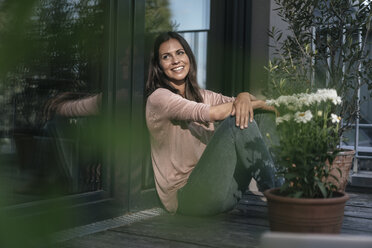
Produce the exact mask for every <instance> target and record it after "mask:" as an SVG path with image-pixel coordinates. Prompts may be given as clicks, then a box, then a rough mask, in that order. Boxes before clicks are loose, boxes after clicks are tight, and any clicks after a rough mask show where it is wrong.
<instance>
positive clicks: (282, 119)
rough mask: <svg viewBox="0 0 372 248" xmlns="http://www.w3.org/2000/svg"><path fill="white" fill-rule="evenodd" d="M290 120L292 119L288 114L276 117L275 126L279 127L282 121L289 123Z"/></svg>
mask: <svg viewBox="0 0 372 248" xmlns="http://www.w3.org/2000/svg"><path fill="white" fill-rule="evenodd" d="M291 119H292V115H290V114H285V115H283V116H280V117H276V125H279V124H280V123H282V122H284V121H289V120H291Z"/></svg>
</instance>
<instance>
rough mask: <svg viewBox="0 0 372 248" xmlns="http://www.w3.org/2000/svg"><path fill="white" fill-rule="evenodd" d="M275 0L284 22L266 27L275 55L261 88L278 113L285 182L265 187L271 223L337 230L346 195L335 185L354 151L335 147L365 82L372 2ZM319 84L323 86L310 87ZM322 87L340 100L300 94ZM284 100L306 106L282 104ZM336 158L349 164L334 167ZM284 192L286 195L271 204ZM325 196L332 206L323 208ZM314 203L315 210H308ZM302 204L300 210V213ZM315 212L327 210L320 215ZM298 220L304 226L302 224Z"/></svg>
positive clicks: (369, 72)
mask: <svg viewBox="0 0 372 248" xmlns="http://www.w3.org/2000/svg"><path fill="white" fill-rule="evenodd" d="M274 2H275V5H276V7H275V11H276V12H277V14H278V15H279V17H281V19H282V20H283V21H284V23H285V24H286V29H277V28H276V27H273V28H272V29H271V30H270V31H269V37H270V38H271V46H272V47H273V50H272V51H273V54H274V56H273V58H272V59H271V61H270V62H269V65H268V66H267V67H266V69H267V71H268V76H269V82H268V87H267V89H266V90H265V95H266V97H267V98H269V99H274V100H272V101H269V102H268V103H269V104H270V103H271V104H274V106H276V107H277V108H278V109H279V113H280V116H279V118H277V123H278V133H279V137H280V147H277V149H276V155H277V157H278V160H279V164H280V168H279V173H280V174H281V175H282V176H284V178H285V183H284V184H283V186H282V187H281V188H280V189H272V190H269V191H266V192H265V195H266V197H267V199H268V206H269V219H270V225H271V228H272V230H280V231H302V232H339V230H340V227H341V223H342V216H343V211H344V210H343V209H344V204H345V201H346V200H347V198H348V197H347V195H345V194H344V193H343V192H342V191H343V189H344V188H345V185H346V179H347V178H348V175H349V169H350V167H351V160H352V158H353V155H354V152H353V151H350V152H349V154H346V155H345V154H342V153H340V152H339V149H338V148H340V147H339V146H338V145H339V144H341V143H342V142H340V141H342V140H343V137H344V136H345V135H344V134H345V131H346V130H348V129H350V127H351V126H352V124H353V123H354V122H355V120H357V119H359V118H360V101H362V100H363V98H361V97H360V89H361V87H364V88H365V89H368V90H370V89H372V60H371V58H370V57H371V56H370V54H369V53H370V51H369V50H368V40H369V39H370V28H371V25H370V24H371V16H372V14H371V13H372V11H371V5H370V3H369V2H368V1H364V0H357V1H348V0H342V1H339V0H304V1H295V0H275V1H274ZM299 10H301V11H299ZM322 88H328V90H324V91H317V89H322ZM329 89H332V92H333V93H332V96H333V100H334V99H335V98H334V97H337V99H339V98H340V99H342V101H341V102H339V101H338V100H337V101H336V103H337V104H336V105H335V104H334V102H333V100H330V99H329V98H327V99H328V100H324V99H323V100H321V101H318V102H317V101H315V102H312V103H311V104H310V103H309V102H307V100H305V99H308V100H309V99H313V100H314V99H317V98H319V97H320V95H322V94H323V93H325V92H331V91H330V90H329ZM335 93H336V94H335ZM319 94H320V95H319ZM362 95H363V94H362ZM281 96H282V97H281ZM285 96H286V97H285ZM329 96H330V95H329ZM366 96H367V97H370V93H368V95H366ZM284 99H287V101H289V102H290V101H295V102H296V101H297V102H298V101H300V102H301V101H305V102H307V105H306V104H302V105H300V106H298V105H297V104H298V103H296V104H293V103H292V104H288V102H285V101H284ZM288 99H291V100H288ZM310 102H311V101H310ZM296 113H297V115H296ZM310 113H311V114H310ZM332 121H333V122H332ZM340 155H342V156H340ZM346 160H348V161H346ZM340 161H346V162H348V163H347V164H348V165H347V166H344V165H341V166H340V167H339V169H334V167H336V166H338V164H339V163H340ZM338 191H341V192H338ZM283 199H284V200H288V201H287V202H286V203H285V204H284V205H281V206H279V209H276V210H274V205H278V203H279V202H281V201H282V200H283ZM308 203H309V204H313V205H310V206H307V204H308ZM328 203H332V205H331V206H327V207H325V206H326V205H325V204H328ZM336 203H337V204H339V203H340V206H337V207H335V206H336V205H337V204H336ZM305 206H306V207H305ZM315 206H319V207H320V206H321V207H320V208H321V209H322V210H321V211H320V212H314V210H315V208H316V207H315ZM300 207H301V208H300ZM287 210H288V211H287ZM286 211H287V212H286ZM306 211H307V214H308V216H307V217H304V216H302V215H301V217H300V216H299V214H302V213H304V212H306ZM320 213H326V216H323V217H319V214H320ZM287 220H290V221H289V223H286V224H285V225H281V224H283V223H284V221H287ZM300 220H305V222H307V224H310V226H307V227H304V225H305V224H306V223H305V224H304V225H303V224H299V221H300ZM324 221H325V222H328V224H325V223H324ZM301 225H302V226H301ZM283 227H284V229H282V228H283Z"/></svg>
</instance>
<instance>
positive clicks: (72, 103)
mask: <svg viewBox="0 0 372 248" xmlns="http://www.w3.org/2000/svg"><path fill="white" fill-rule="evenodd" d="M101 102H102V94H97V95H93V96H89V97H86V98H82V99H77V100H69V101H66V102H64V103H62V104H61V105H60V106H59V107H58V108H57V114H58V115H61V116H67V117H80V116H92V115H98V114H99V110H100V105H101Z"/></svg>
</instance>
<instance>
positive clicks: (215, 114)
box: [209, 102, 233, 121]
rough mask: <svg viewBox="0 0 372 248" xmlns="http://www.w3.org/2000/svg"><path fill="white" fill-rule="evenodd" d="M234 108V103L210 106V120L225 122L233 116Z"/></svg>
mask: <svg viewBox="0 0 372 248" xmlns="http://www.w3.org/2000/svg"><path fill="white" fill-rule="evenodd" d="M232 108H233V103H232V102H228V103H224V104H219V105H214V106H210V108H209V118H210V120H211V121H220V120H224V119H226V117H228V116H229V115H230V114H231V112H232Z"/></svg>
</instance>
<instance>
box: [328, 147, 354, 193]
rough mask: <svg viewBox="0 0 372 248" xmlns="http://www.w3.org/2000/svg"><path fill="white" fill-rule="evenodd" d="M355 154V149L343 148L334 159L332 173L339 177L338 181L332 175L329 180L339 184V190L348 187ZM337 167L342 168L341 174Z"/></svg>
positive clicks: (342, 190)
mask: <svg viewBox="0 0 372 248" xmlns="http://www.w3.org/2000/svg"><path fill="white" fill-rule="evenodd" d="M354 155H355V151H354V150H343V151H341V152H340V153H338V154H337V156H336V158H335V159H334V160H333V163H332V170H331V174H332V175H334V176H336V177H337V178H338V182H337V181H336V180H335V179H334V178H332V177H329V178H328V180H329V181H331V182H332V183H333V184H335V185H336V186H337V188H338V191H341V192H344V191H345V189H346V185H347V181H348V178H349V172H350V169H351V165H352V163H353V158H354ZM336 168H338V169H340V171H341V176H340V172H339V171H338V170H337V169H336Z"/></svg>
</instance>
